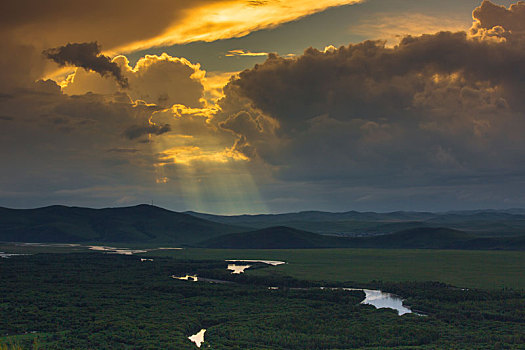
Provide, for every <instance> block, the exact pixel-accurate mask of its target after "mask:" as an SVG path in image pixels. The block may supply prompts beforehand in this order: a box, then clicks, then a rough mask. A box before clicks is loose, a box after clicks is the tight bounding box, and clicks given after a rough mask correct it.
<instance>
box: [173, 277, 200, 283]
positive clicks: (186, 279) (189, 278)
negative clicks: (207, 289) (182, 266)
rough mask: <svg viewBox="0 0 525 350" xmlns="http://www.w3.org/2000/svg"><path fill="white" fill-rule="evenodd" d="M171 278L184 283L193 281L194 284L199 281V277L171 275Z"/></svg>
mask: <svg viewBox="0 0 525 350" xmlns="http://www.w3.org/2000/svg"><path fill="white" fill-rule="evenodd" d="M171 278H174V279H176V280H182V281H193V282H197V281H198V280H199V278H198V277H197V276H192V275H186V276H180V277H179V276H175V275H171Z"/></svg>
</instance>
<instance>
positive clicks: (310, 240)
mask: <svg viewBox="0 0 525 350" xmlns="http://www.w3.org/2000/svg"><path fill="white" fill-rule="evenodd" d="M197 246H199V247H205V248H229V249H295V248H312V249H313V248H403V249H416V248H417V249H506V250H524V249H525V236H522V237H501V238H494V237H476V236H475V235H473V234H470V233H466V232H462V231H458V230H453V229H448V228H434V227H421V228H416V229H409V230H403V231H399V232H396V233H393V234H388V235H381V236H373V237H336V236H328V235H320V234H316V233H312V232H306V231H301V230H297V229H294V228H290V227H285V226H278V227H270V228H265V229H261V230H256V231H250V232H244V233H232V234H227V235H223V236H219V237H214V238H211V239H208V240H204V241H203V242H201V243H199V244H198V245H197Z"/></svg>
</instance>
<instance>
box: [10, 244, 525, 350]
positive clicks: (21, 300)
mask: <svg viewBox="0 0 525 350" xmlns="http://www.w3.org/2000/svg"><path fill="white" fill-rule="evenodd" d="M258 267H261V268H262V266H258ZM225 268H226V263H225V262H222V261H183V260H176V259H172V258H160V257H155V258H154V261H144V262H141V261H140V257H136V256H118V255H108V254H97V253H92V254H89V253H82V254H38V255H33V256H19V257H12V258H9V259H2V260H0V316H1V317H0V344H2V343H3V344H15V343H16V344H19V345H20V346H22V347H23V348H31V347H32V346H34V347H36V348H41V349H73V348H75V349H195V348H196V347H195V345H194V344H193V343H191V342H190V341H189V340H188V339H187V337H188V336H189V335H191V334H195V333H197V332H198V331H199V330H200V329H201V328H206V329H207V331H206V334H205V340H206V342H205V343H204V344H203V346H202V347H203V348H207V347H208V345H209V346H210V348H211V349H350V348H408V347H418V348H422V349H436V348H445V349H446V348H454V349H469V348H470V349H484V348H486V349H497V348H509V349H510V348H515V349H517V348H520V347H522V346H523V344H525V335H524V334H525V292H523V291H515V290H508V289H506V290H497V291H484V290H462V289H458V288H455V287H452V286H449V285H445V284H442V283H435V282H420V283H415V282H414V283H409V282H406V283H388V284H387V283H382V282H374V283H372V284H369V285H368V286H369V287H375V288H381V289H383V290H386V291H391V292H395V293H397V294H399V295H401V296H403V297H405V298H407V303H408V304H409V305H410V306H411V307H412V308H413V309H415V310H419V311H421V312H423V313H425V314H426V315H427V316H425V317H422V316H417V315H414V314H407V315H404V316H398V315H397V313H396V312H395V311H393V310H390V309H381V310H377V309H375V308H373V307H372V306H366V305H359V302H360V301H361V300H362V299H363V297H364V294H363V292H361V291H342V290H326V289H325V290H321V289H317V288H306V287H315V286H319V285H321V284H323V283H322V282H317V283H314V282H308V281H299V280H296V279H293V278H290V277H286V276H281V275H278V274H275V275H274V274H271V273H270V274H268V275H267V276H260V275H254V276H250V274H247V275H241V276H234V275H231V274H229V273H228V272H227V271H226V270H225ZM268 269H271V267H269V268H268ZM186 273H196V274H198V275H199V276H205V277H213V278H219V279H227V280H230V281H233V282H235V283H230V284H217V283H216V284H210V283H206V282H188V281H180V280H175V279H172V278H170V276H171V275H185V274H186ZM339 285H340V286H347V287H351V286H353V285H352V283H351V282H348V283H340V284H339ZM267 286H279V287H280V288H279V289H277V290H274V289H272V290H270V289H268V288H267ZM361 287H363V286H361ZM305 288H306V289H305Z"/></svg>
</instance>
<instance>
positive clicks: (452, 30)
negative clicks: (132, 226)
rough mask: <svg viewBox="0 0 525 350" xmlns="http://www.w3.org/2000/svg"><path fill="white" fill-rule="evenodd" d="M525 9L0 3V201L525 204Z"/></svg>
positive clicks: (251, 205)
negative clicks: (524, 97) (524, 160)
mask: <svg viewBox="0 0 525 350" xmlns="http://www.w3.org/2000/svg"><path fill="white" fill-rule="evenodd" d="M524 62H525V2H523V1H519V2H512V1H499V0H498V1H494V2H491V1H483V2H480V1H470V0H461V1H457V0H454V1H452V0H441V1H435V0H434V1H430V0H315V1H313V0H287V1H279V0H243V1H241V0H213V1H211V0H194V1H178V0H151V1H139V0H126V1H124V0H113V1H110V2H108V1H103V0H92V1H89V2H84V1H64V0H50V1H46V2H42V1H38V0H20V1H14V0H7V1H3V2H2V4H0V77H1V79H0V164H1V172H0V206H4V207H10V208H34V207H40V206H46V205H53V204H62V205H70V206H87V207H95V208H100V207H115V206H128V205H136V204H141V203H153V204H155V205H158V206H161V207H164V208H168V209H172V210H176V211H185V210H194V211H201V212H210V213H219V214H242V213H279V212H296V211H302V210H326V211H347V210H360V211H396V210H425V211H447V210H465V209H480V208H495V209H503V208H514V207H525V162H523V159H525V101H524V99H523V96H524V93H525V65H524Z"/></svg>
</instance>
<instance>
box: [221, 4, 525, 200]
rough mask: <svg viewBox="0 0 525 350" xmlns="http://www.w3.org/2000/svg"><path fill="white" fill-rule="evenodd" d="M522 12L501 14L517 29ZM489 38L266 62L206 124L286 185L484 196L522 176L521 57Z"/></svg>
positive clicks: (504, 39)
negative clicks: (231, 137) (443, 189)
mask: <svg viewBox="0 0 525 350" xmlns="http://www.w3.org/2000/svg"><path fill="white" fill-rule="evenodd" d="M487 6H488V5H487V4H486V3H484V4H483V5H482V6H481V8H483V10H481V12H478V13H480V14H479V16H482V15H481V13H483V12H484V11H487V10H486V9H487V8H488V7H487ZM522 6H523V5H522V3H518V4H517V5H515V7H511V9H509V10H505V11H510V12H512V16H513V17H512V18H511V22H512V23H518V20H517V19H516V16H519V18H521V20H522V23H525V13H523V12H522V11H521V10H520V11H518V10H517V9H518V7H519V8H521V7H522ZM475 16H477V14H476V13H475ZM480 18H481V17H480ZM481 23H485V22H484V21H483V20H482V21H481ZM498 23H499V24H498V25H501V26H502V27H503V28H510V27H511V26H510V24H509V25H508V26H505V25H506V22H505V20H504V19H503V20H502V21H500V22H498ZM475 25H476V24H475ZM485 25H487V24H485ZM513 25H514V24H513ZM514 28H515V27H514ZM490 30H491V31H492V32H491V36H490V38H488V37H482V36H476V35H471V34H470V33H466V32H438V33H435V34H429V35H422V36H407V37H405V38H404V39H403V40H401V42H400V44H399V45H398V46H396V47H387V46H385V44H384V42H382V41H365V42H362V43H359V44H351V45H348V46H345V47H341V48H339V49H337V50H331V51H327V52H324V51H319V50H316V49H313V48H309V49H307V50H306V51H305V52H304V54H303V55H301V56H299V57H296V58H291V59H290V58H283V57H279V56H277V55H273V54H272V55H270V56H269V57H268V59H267V61H266V62H264V63H263V64H260V65H256V66H255V67H254V68H252V69H248V70H245V71H243V72H241V73H240V74H239V77H238V78H237V79H234V80H231V81H230V83H229V84H228V85H227V86H226V87H225V89H224V91H225V98H224V99H222V100H221V101H220V105H221V108H222V113H221V114H219V115H218V116H217V118H216V121H218V123H219V125H220V126H221V127H222V128H224V129H227V130H230V131H231V132H233V133H235V134H236V135H238V142H237V143H236V145H235V147H236V149H237V150H238V151H239V152H243V153H244V154H245V155H246V156H248V157H252V158H253V157H254V155H257V157H259V158H260V159H261V160H262V161H264V162H265V163H267V164H269V165H270V166H272V167H273V168H274V169H275V171H276V172H275V174H276V175H277V177H278V178H279V179H281V180H284V181H287V182H294V181H307V182H311V183H317V184H324V185H326V186H325V188H327V187H330V186H329V185H328V184H332V185H333V186H334V188H344V187H346V186H351V187H355V186H362V187H363V188H364V187H366V186H372V187H374V188H383V189H389V188H398V189H399V188H407V187H409V186H416V187H421V188H428V189H429V191H430V192H432V190H431V189H430V187H432V188H434V187H433V186H437V185H443V184H445V185H446V186H451V187H454V188H456V191H457V193H460V189H461V188H467V187H462V186H466V185H467V184H469V183H472V182H473V181H476V182H477V183H479V181H482V182H483V183H484V184H485V185H486V186H487V191H489V192H490V191H491V192H492V193H495V191H492V190H490V189H489V187H490V186H492V185H490V184H494V183H496V182H505V181H508V183H509V184H510V183H514V182H515V179H516V174H521V175H520V176H525V167H524V166H523V164H522V162H520V159H522V158H523V157H524V156H525V151H524V149H525V136H524V134H523V132H522V130H524V129H525V118H524V116H525V104H524V103H523V98H522V96H523V93H524V92H525V83H524V82H525V66H523V63H522V62H524V61H525V49H524V46H523V45H522V44H521V42H522V41H521V39H520V38H521V37H522V34H521V33H518V32H516V31H515V32H514V33H512V32H505V36H503V35H500V36H498V33H500V34H501V33H503V32H504V31H503V32H502V31H499V32H498V31H497V30H495V29H494V28H490ZM262 120H264V121H266V123H267V124H268V125H272V126H273V128H266V129H265V130H264V131H261V129H260V128H257V127H256V126H257V125H261V121H262ZM480 179H482V180H480ZM452 192H454V191H453V190H451V193H452ZM467 192H468V191H467ZM496 192H497V191H496ZM470 195H471V194H464V197H465V198H467V197H469V196H470ZM363 198H364V199H363V200H365V201H366V200H367V199H366V198H368V197H366V196H365V195H364V194H363ZM472 198H474V196H472ZM370 200H372V199H370ZM498 200H501V198H500V199H498Z"/></svg>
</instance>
